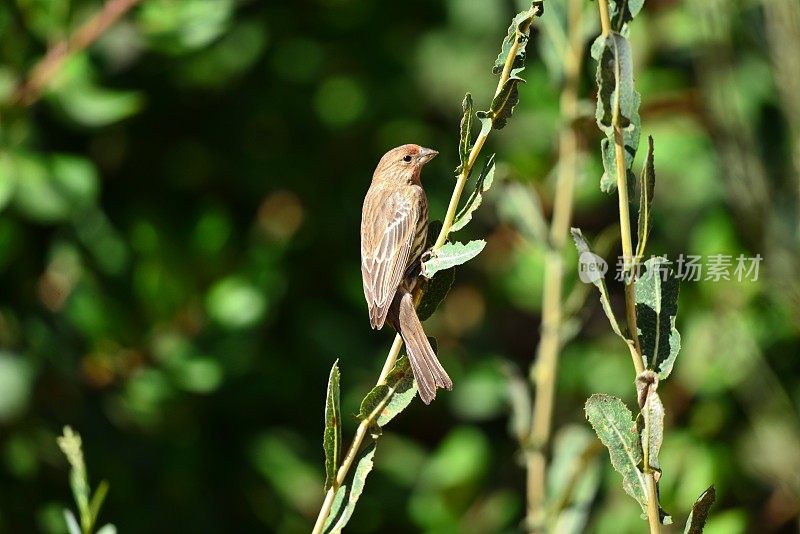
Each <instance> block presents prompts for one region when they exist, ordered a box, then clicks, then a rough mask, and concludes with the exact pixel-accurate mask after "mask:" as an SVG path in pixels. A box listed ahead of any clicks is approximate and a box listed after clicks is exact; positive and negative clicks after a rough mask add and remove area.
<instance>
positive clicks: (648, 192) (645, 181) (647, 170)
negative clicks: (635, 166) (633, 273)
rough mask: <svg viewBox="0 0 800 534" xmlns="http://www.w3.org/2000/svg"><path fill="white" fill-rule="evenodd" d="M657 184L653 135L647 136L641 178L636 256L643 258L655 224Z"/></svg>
mask: <svg viewBox="0 0 800 534" xmlns="http://www.w3.org/2000/svg"><path fill="white" fill-rule="evenodd" d="M655 186H656V169H655V165H654V163H653V136H652V135H651V136H648V138H647V159H645V161H644V167H643V168H642V175H641V178H640V179H639V190H640V194H641V196H640V199H639V229H638V231H637V242H636V257H637V258H641V257H642V256H643V255H644V251H645V248H646V247H647V238H648V237H649V236H650V228H651V227H652V225H653V221H652V215H651V213H650V208H651V207H652V205H653V193H654V191H655Z"/></svg>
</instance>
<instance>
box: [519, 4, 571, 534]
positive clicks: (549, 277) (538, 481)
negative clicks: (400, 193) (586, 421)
mask: <svg viewBox="0 0 800 534" xmlns="http://www.w3.org/2000/svg"><path fill="white" fill-rule="evenodd" d="M581 10H582V8H581V0H570V2H569V20H568V28H567V34H568V43H567V46H566V47H565V49H564V75H565V80H564V89H563V91H562V93H561V113H562V115H563V117H564V126H563V128H562V129H561V134H560V137H559V174H558V184H557V187H556V193H555V198H554V207H553V218H552V222H551V224H550V246H549V249H548V251H547V259H546V262H545V272H544V294H543V296H542V327H541V338H540V340H539V346H538V348H537V358H536V363H535V364H534V365H532V366H531V380H532V381H533V383H534V387H535V392H536V393H535V395H536V397H535V400H534V404H533V415H532V421H531V432H530V435H529V436H528V438H527V439H528V443H527V445H528V449H529V452H528V453H527V471H528V474H527V514H526V524H527V528H528V530H529V531H531V532H533V531H537V530H540V529H542V528H544V526H545V524H546V519H547V518H546V514H547V499H546V481H547V449H548V446H549V443H550V438H551V432H552V420H553V407H554V404H555V389H556V386H555V384H556V376H557V373H558V358H559V354H560V350H561V335H560V333H561V329H562V322H563V317H564V312H563V296H562V292H563V284H564V257H563V249H564V245H565V243H566V241H567V236H568V234H569V227H570V221H571V219H572V203H573V197H574V190H575V176H576V174H577V157H578V134H577V132H576V128H575V117H576V115H577V107H578V86H579V81H580V65H581V58H582V56H583V39H582V38H581V33H580V24H581Z"/></svg>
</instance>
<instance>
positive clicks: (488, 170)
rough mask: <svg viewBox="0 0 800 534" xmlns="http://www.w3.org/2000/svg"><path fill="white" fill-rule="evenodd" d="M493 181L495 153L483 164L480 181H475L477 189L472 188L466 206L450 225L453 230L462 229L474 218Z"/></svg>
mask: <svg viewBox="0 0 800 534" xmlns="http://www.w3.org/2000/svg"><path fill="white" fill-rule="evenodd" d="M492 182H494V154H492V155H491V156H489V158H488V159H487V160H486V163H484V164H483V169H482V170H481V174H480V176H478V181H477V182H475V189H473V190H472V193H470V195H469V198H467V202H466V203H465V204H464V207H463V208H461V211H459V212H458V215H456V219H455V222H453V225H452V226H451V227H450V231H451V232H457V231H458V230H461V229H462V228H464V227H465V226H466V225H467V223H468V222H470V221H471V220H472V213H473V212H474V211H475V210H476V209H478V208H479V207H480V205H481V202H483V193H485V192H486V191H488V190H489V188H490V187H492Z"/></svg>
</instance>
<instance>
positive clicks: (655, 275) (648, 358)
mask: <svg viewBox="0 0 800 534" xmlns="http://www.w3.org/2000/svg"><path fill="white" fill-rule="evenodd" d="M644 266H645V269H646V272H645V273H644V275H642V276H641V278H640V279H639V280H638V282H637V283H636V293H635V298H636V325H637V328H638V330H639V345H640V346H641V349H642V359H643V360H644V362H645V366H646V367H647V368H648V369H652V370H654V371H656V372H657V373H658V377H659V378H660V379H662V380H663V379H665V378H667V377H668V376H669V374H670V372H671V371H672V366H673V365H674V363H675V358H676V357H677V356H678V352H679V351H680V348H681V336H680V334H679V333H678V331H677V330H676V328H675V320H676V316H677V314H678V290H679V285H680V282H679V280H678V278H677V276H676V275H675V272H674V271H673V270H672V269H670V268H669V261H668V260H666V258H662V257H655V258H650V259H649V260H647V261H646V262H645V263H644Z"/></svg>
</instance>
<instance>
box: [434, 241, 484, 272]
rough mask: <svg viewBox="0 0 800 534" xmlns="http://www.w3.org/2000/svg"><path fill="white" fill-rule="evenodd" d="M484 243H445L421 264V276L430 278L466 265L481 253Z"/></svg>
mask: <svg viewBox="0 0 800 534" xmlns="http://www.w3.org/2000/svg"><path fill="white" fill-rule="evenodd" d="M485 246H486V241H484V240H483V239H477V240H475V241H470V242H468V243H445V244H444V246H442V248H440V249H439V250H437V251H436V254H434V255H433V256H432V257H431V258H430V259H428V260H427V261H426V262H425V263H423V264H422V269H423V274H424V275H425V277H426V278H432V277H433V275H435V274H436V273H437V272H439V271H442V270H444V269H449V268H450V267H455V266H456V265H461V264H462V263H466V262H468V261H469V260H471V259H472V258H474V257H475V256H477V255H478V254H480V253H481V251H482V250H483V247H485Z"/></svg>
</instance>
